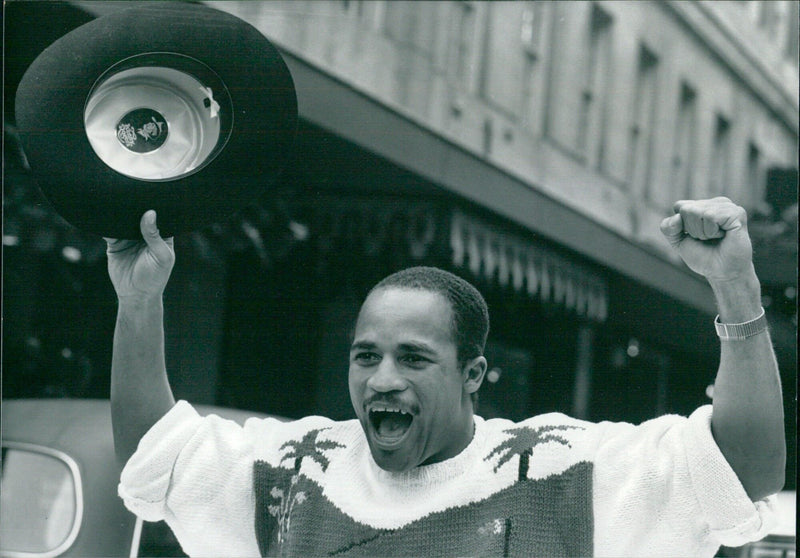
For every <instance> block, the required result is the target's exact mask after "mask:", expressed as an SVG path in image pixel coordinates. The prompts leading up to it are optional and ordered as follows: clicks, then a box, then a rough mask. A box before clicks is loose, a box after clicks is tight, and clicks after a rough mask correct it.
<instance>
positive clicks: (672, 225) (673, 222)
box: [660, 213, 684, 247]
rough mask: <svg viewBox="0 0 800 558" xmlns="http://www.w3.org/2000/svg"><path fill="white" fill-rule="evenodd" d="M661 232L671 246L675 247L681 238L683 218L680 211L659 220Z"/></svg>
mask: <svg viewBox="0 0 800 558" xmlns="http://www.w3.org/2000/svg"><path fill="white" fill-rule="evenodd" d="M660 228H661V233H662V234H663V235H664V236H665V237H666V239H667V241H668V242H669V243H670V245H671V246H673V247H677V246H678V245H679V244H680V243H681V241H682V240H683V236H684V234H683V232H684V231H683V218H682V217H681V215H680V213H676V214H675V215H673V216H671V217H667V218H666V219H664V220H663V221H661V227H660Z"/></svg>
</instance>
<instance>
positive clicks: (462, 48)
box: [448, 1, 475, 91]
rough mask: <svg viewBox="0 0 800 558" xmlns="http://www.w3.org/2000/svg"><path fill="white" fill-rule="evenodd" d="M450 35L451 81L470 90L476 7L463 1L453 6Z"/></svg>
mask: <svg viewBox="0 0 800 558" xmlns="http://www.w3.org/2000/svg"><path fill="white" fill-rule="evenodd" d="M450 29H451V35H450V41H449V44H450V64H448V68H449V69H450V70H449V71H450V76H449V77H450V80H451V82H452V83H453V84H454V85H455V86H456V87H458V88H460V89H463V90H465V91H468V90H470V85H471V83H472V79H471V77H472V72H471V68H472V64H471V58H472V55H473V50H472V45H473V44H474V43H475V7H474V6H473V5H472V4H471V3H470V2H465V1H461V2H458V3H457V4H455V5H454V6H453V18H452V20H451V28H450Z"/></svg>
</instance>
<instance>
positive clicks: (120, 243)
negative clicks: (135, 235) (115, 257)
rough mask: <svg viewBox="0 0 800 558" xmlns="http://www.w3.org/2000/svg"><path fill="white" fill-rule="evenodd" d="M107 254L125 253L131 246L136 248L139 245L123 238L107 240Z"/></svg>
mask: <svg viewBox="0 0 800 558" xmlns="http://www.w3.org/2000/svg"><path fill="white" fill-rule="evenodd" d="M105 241H106V253H107V254H116V253H118V252H123V251H125V250H127V249H128V248H130V247H131V246H136V245H137V244H139V242H138V241H136V240H125V239H122V238H106V239H105Z"/></svg>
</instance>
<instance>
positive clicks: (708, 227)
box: [701, 211, 725, 239]
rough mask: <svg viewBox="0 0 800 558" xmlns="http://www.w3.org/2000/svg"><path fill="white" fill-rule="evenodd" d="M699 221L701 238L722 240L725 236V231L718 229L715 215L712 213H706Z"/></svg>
mask: <svg viewBox="0 0 800 558" xmlns="http://www.w3.org/2000/svg"><path fill="white" fill-rule="evenodd" d="M701 221H702V223H703V236H704V238H705V239H708V238H722V237H723V236H725V231H723V230H722V229H721V228H720V226H719V222H718V221H717V215H715V214H714V212H713V211H706V212H705V213H704V214H703V217H702V218H701Z"/></svg>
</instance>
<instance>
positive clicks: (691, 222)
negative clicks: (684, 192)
mask: <svg viewBox="0 0 800 558" xmlns="http://www.w3.org/2000/svg"><path fill="white" fill-rule="evenodd" d="M679 215H680V216H681V219H682V220H683V230H684V232H686V234H688V235H689V236H691V237H692V238H696V239H697V240H705V233H704V231H703V214H702V212H701V211H700V204H699V203H697V202H686V203H684V204H682V205H681V206H680V209H679Z"/></svg>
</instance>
